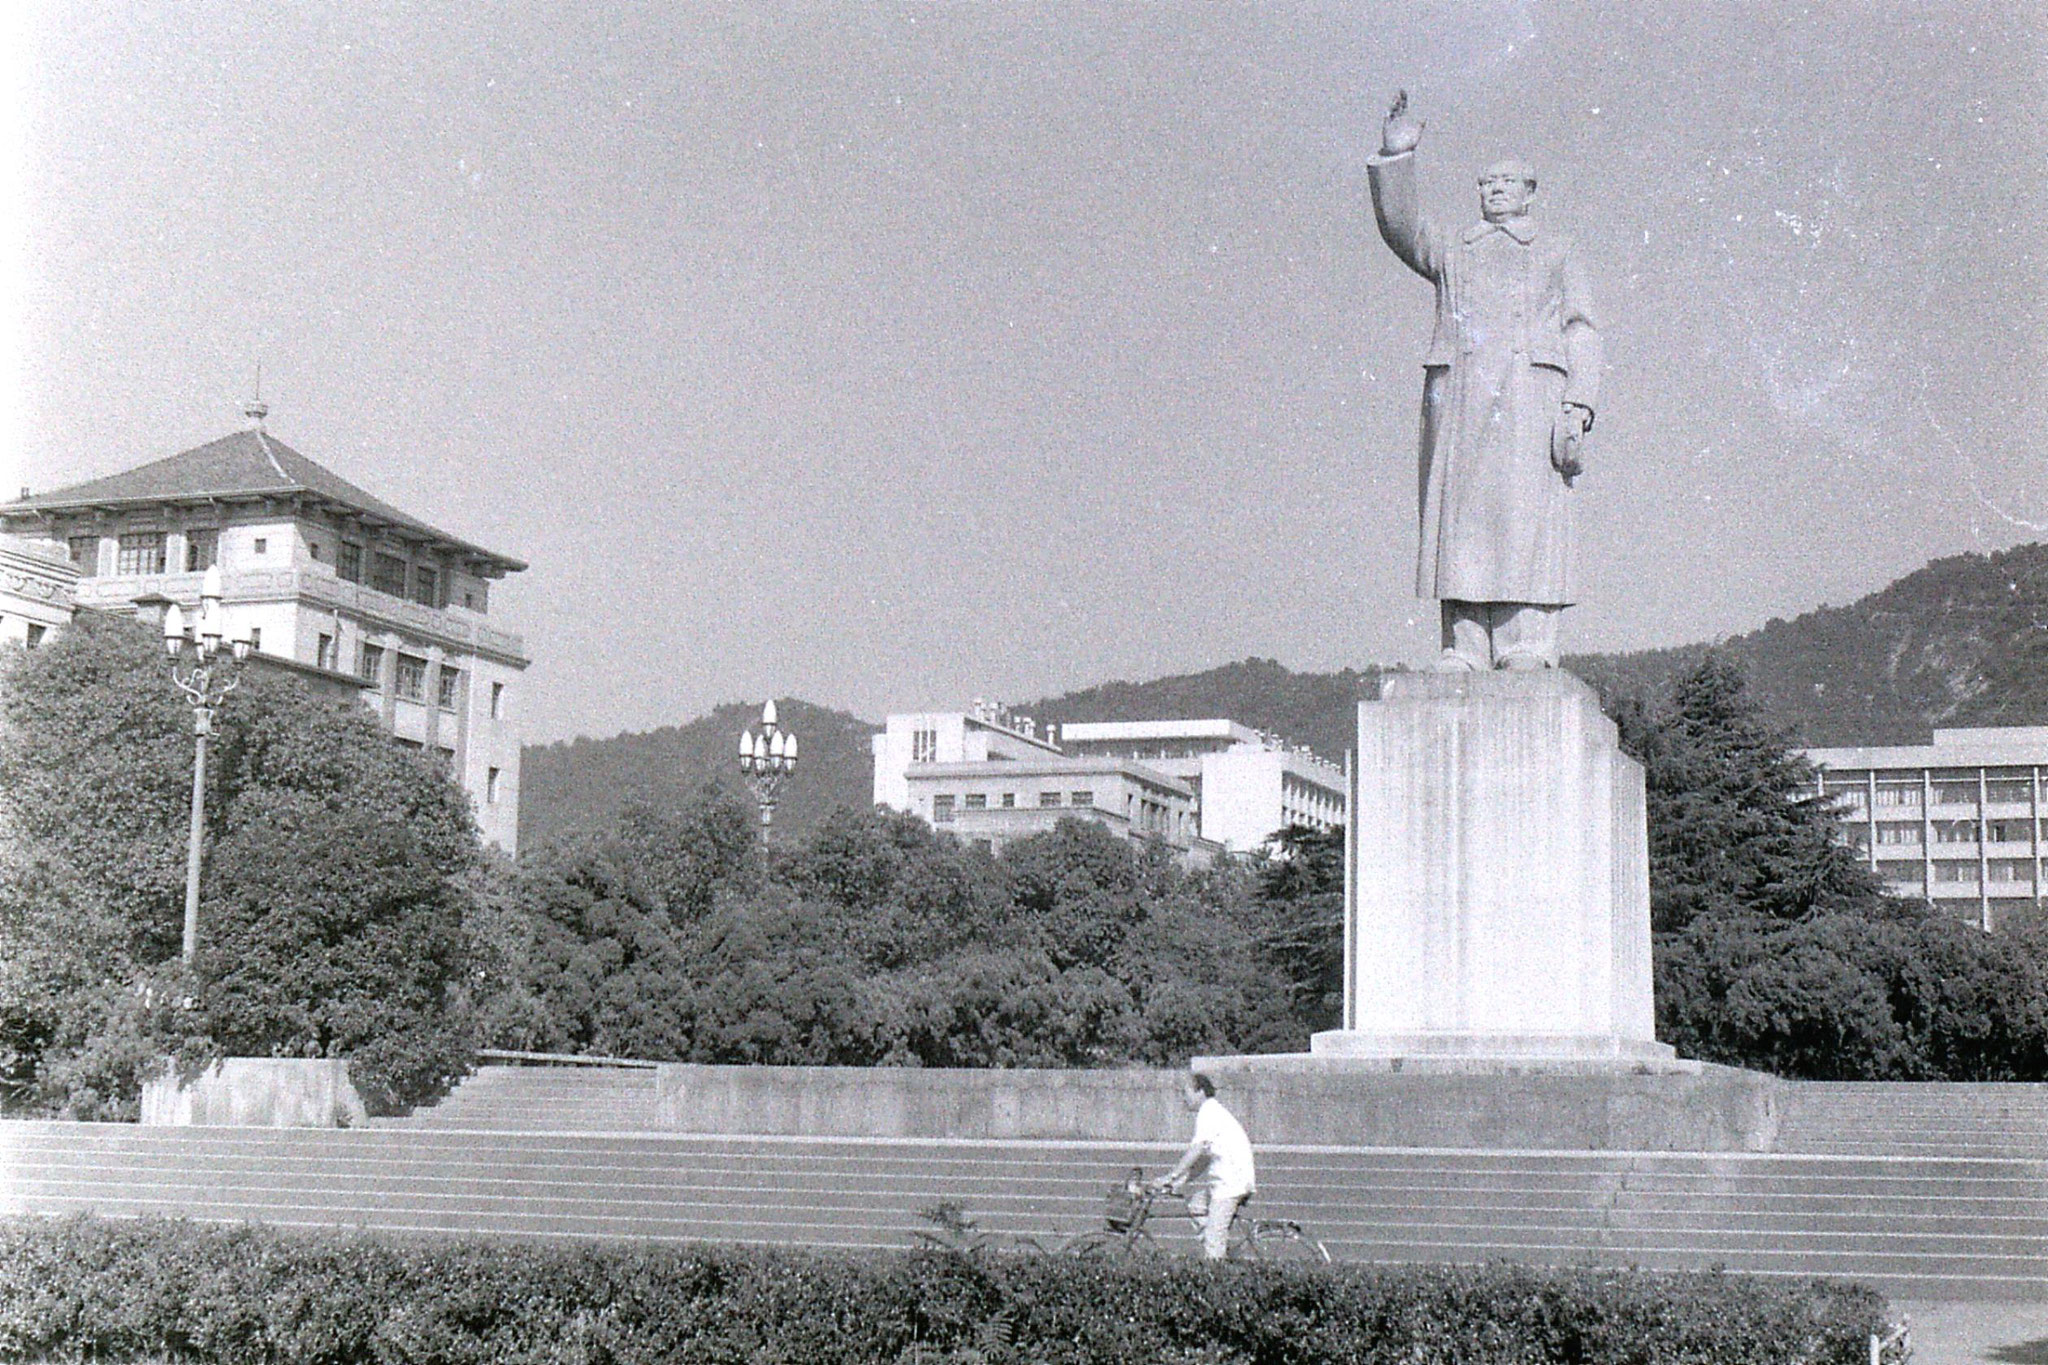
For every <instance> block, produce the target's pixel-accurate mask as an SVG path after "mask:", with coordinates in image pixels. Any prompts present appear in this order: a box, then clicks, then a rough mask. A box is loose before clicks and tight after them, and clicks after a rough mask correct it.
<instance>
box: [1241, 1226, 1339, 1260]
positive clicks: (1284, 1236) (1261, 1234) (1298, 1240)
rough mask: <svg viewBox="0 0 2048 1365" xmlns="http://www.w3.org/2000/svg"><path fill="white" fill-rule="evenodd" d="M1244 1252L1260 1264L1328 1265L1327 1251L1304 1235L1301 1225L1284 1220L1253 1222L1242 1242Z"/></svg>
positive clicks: (1328, 1253) (1306, 1234) (1320, 1244)
mask: <svg viewBox="0 0 2048 1365" xmlns="http://www.w3.org/2000/svg"><path fill="white" fill-rule="evenodd" d="M1244 1246H1245V1250H1246V1251H1248V1252H1249V1253H1251V1255H1252V1257H1253V1259H1255V1260H1260V1261H1317V1262H1321V1263H1323V1264H1326V1265H1327V1264H1328V1263H1329V1260H1330V1252H1329V1248H1327V1247H1325V1246H1324V1245H1323V1244H1322V1243H1321V1242H1318V1241H1317V1240H1316V1239H1315V1238H1313V1237H1311V1236H1309V1235H1308V1233H1307V1232H1306V1231H1304V1230H1303V1229H1302V1226H1301V1224H1299V1223H1297V1222H1294V1221H1293V1220H1291V1219H1286V1218H1265V1219H1260V1220H1259V1221H1257V1222H1254V1223H1253V1224H1252V1226H1251V1232H1250V1235H1249V1236H1247V1237H1246V1238H1245V1239H1244Z"/></svg>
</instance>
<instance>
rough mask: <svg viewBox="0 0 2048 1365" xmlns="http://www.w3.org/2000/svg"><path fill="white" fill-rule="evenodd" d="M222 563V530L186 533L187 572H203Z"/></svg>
mask: <svg viewBox="0 0 2048 1365" xmlns="http://www.w3.org/2000/svg"><path fill="white" fill-rule="evenodd" d="M218 563H220V532H218V531H187V532H186V533H185V572H186V573H203V572H205V571H206V570H207V569H210V568H212V567H213V566H214V565H216V564H218Z"/></svg>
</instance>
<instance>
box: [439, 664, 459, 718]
mask: <svg viewBox="0 0 2048 1365" xmlns="http://www.w3.org/2000/svg"><path fill="white" fill-rule="evenodd" d="M461 678H462V672H461V670H460V669H454V668H449V667H448V666H447V665H446V664H443V665H442V666H441V678H440V681H438V682H436V683H435V684H434V700H435V701H437V702H439V703H440V705H441V709H442V710H443V711H453V710H454V709H455V688H456V684H457V683H458V682H460V681H461Z"/></svg>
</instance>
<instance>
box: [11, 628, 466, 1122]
mask: <svg viewBox="0 0 2048 1365" xmlns="http://www.w3.org/2000/svg"><path fill="white" fill-rule="evenodd" d="M163 667H164V664H163V656H162V646H161V644H160V642H159V641H158V640H157V639H156V638H154V636H153V634H152V633H151V632H149V631H147V630H145V629H144V628H143V627H142V626H140V625H139V624H138V623H136V622H134V621H132V620H127V619H124V618H118V617H111V616H106V615H102V614H99V613H91V612H82V613H80V614H79V616H78V617H77V619H76V620H75V621H74V622H73V624H72V625H71V626H70V627H69V628H68V629H66V630H65V631H63V632H61V633H59V634H58V635H57V636H55V637H54V638H53V639H52V640H51V641H50V642H49V643H48V644H46V645H45V646H44V647H43V648H41V649H38V650H36V651H33V652H16V653H14V654H13V655H12V656H11V657H8V658H7V659H5V660H4V662H0V845H4V856H0V960H5V961H6V962H7V963H8V964H9V970H7V971H5V972H4V973H0V1059H5V1062H6V1065H7V1066H8V1068H9V1071H10V1074H11V1075H12V1077H13V1078H14V1079H15V1080H16V1082H17V1088H16V1092H15V1100H16V1102H17V1103H26V1104H28V1105H29V1106H31V1107H35V1108H40V1109H45V1110H55V1111H60V1112H67V1113H73V1114H77V1115H79V1116H82V1117H83V1116H102V1117H113V1116H120V1115H123V1114H132V1113H133V1112H134V1105H135V1100H136V1098H137V1095H138V1094H139V1090H140V1084H141V1077H142V1075H143V1074H144V1072H145V1071H147V1070H148V1069H149V1068H150V1067H152V1066H154V1065H155V1061H156V1058H157V1057H158V1056H159V1055H161V1054H162V1053H164V1052H167V1051H172V1050H182V1051H184V1052H185V1053H186V1055H188V1056H189V1055H191V1054H192V1052H193V1051H195V1050H212V1051H216V1052H218V1051H228V1050H232V1051H238V1052H242V1053H245V1054H246V1053H254V1054H257V1055H268V1056H348V1057H351V1058H352V1059H355V1060H356V1062H357V1067H356V1074H357V1079H358V1082H359V1084H362V1085H363V1086H364V1088H365V1090H366V1098H368V1099H371V1100H373V1101H375V1102H377V1104H378V1106H379V1107H380V1108H382V1107H390V1106H394V1105H402V1104H405V1103H410V1102H413V1101H416V1100H418V1099H420V1098H423V1097H425V1096H426V1095H428V1094H431V1093H433V1092H434V1091H435V1090H436V1089H437V1088H438V1087H439V1086H441V1085H442V1084H444V1083H445V1081H446V1080H447V1079H448V1077H449V1076H450V1075H452V1074H454V1073H455V1072H457V1071H459V1070H460V1069H461V1065H462V1059H463V1058H464V1057H465V1056H466V1055H467V1049H468V1046H469V1023H468V1012H467V1009H468V1007H467V997H466V992H465V990H464V985H465V972H466V965H465V956H466V954H465V951H464V939H463V931H462V919H463V909H464V900H465V895H466V888H467V887H468V886H469V884H470V881H471V879H472V878H473V877H474V876H475V874H476V872H477V869H478V865H479V861H478V860H479V856H480V855H479V849H478V845H477V836H476V829H475V825H474V822H473V820H472V819H471V817H470V814H469V809H468V805H467V798H466V797H465V796H464V795H463V793H462V792H461V791H460V789H459V788H457V787H455V786H454V784H453V783H452V782H450V781H449V780H448V779H447V778H446V777H444V776H442V775H441V774H439V773H437V772H435V771H434V770H433V768H432V767H430V766H429V765H428V764H427V763H426V762H425V761H424V760H423V759H421V758H420V757H418V756H416V755H414V754H411V753H408V752H407V751H406V750H404V749H402V748H400V747H399V746H398V745H396V744H394V743H393V742H392V740H391V738H390V736H388V735H387V734H385V733H384V732H383V731H382V730H381V729H379V728H378V726H377V725H376V722H375V721H374V719H373V718H372V717H371V716H370V715H369V713H368V712H367V711H365V710H364V709H363V708H361V707H360V706H356V705H354V704H353V703H347V702H341V701H335V700H327V699H321V698H318V697H315V696H313V695H312V694H310V693H309V692H308V691H307V690H306V689H305V688H304V687H303V686H302V685H300V684H299V683H298V682H297V681H296V680H294V679H291V678H289V677H286V676H283V675H280V674H276V673H272V672H268V671H265V670H263V669H261V668H260V667H254V668H250V669H248V670H247V671H246V672H245V673H244V674H243V681H242V685H241V687H240V688H239V689H238V690H237V691H236V692H235V693H233V694H232V695H231V696H230V697H229V698H228V700H227V703H226V704H225V705H224V706H223V707H222V709H221V711H220V713H219V715H218V716H217V718H216V729H217V735H218V738H217V739H216V742H215V743H214V745H213V746H212V750H211V756H210V762H209V771H208V788H207V826H206V831H205V834H206V841H207V861H206V882H205V884H204V886H203V888H202V892H203V894H202V899H201V923H200V947H201V951H200V954H199V958H198V960H197V962H196V963H195V964H194V970H193V971H192V972H190V973H186V972H185V971H184V970H183V969H182V967H181V966H180V965H179V964H178V961H177V956H178V952H179V947H180V943H179V940H180V936H181V921H182V914H181V907H182V899H183V897H182V891H183V870H184V861H185V849H186V822H187V819H188V815H189V806H188V802H189V800H190V784H191V771H192V770H191V764H192V741H191V718H190V713H189V711H188V710H187V708H186V707H185V706H184V704H183V703H182V702H181V701H180V700H179V698H178V697H177V694H176V693H175V692H174V691H173V690H172V689H171V688H170V686H169V685H168V683H167V682H166V680H165V678H164V676H163ZM187 1000H191V1001H194V1002H196V1003H195V1007H192V1008H187V1007H186V1006H185V1005H184V1004H183V1003H182V1002H184V1001H187ZM173 1006H175V1008H172V1007H173ZM167 1009H169V1010H171V1012H170V1013H166V1010H167Z"/></svg>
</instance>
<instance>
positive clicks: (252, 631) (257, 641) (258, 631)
mask: <svg viewBox="0 0 2048 1365" xmlns="http://www.w3.org/2000/svg"><path fill="white" fill-rule="evenodd" d="M249 648H251V649H261V648H263V627H261V626H251V627H249Z"/></svg>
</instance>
